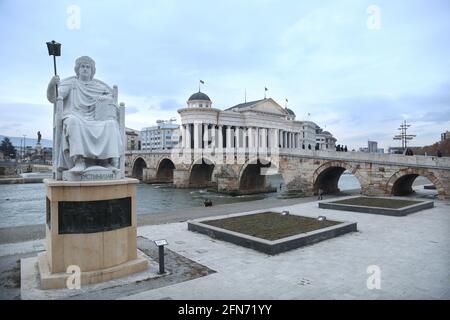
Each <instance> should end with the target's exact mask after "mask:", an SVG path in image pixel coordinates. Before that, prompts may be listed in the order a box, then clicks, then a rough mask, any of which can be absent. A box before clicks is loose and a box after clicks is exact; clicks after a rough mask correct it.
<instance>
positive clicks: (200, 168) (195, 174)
mask: <svg viewBox="0 0 450 320" xmlns="http://www.w3.org/2000/svg"><path fill="white" fill-rule="evenodd" d="M214 168H215V164H214V162H213V161H211V159H209V158H206V157H200V158H197V159H196V160H195V161H194V162H192V164H191V166H190V168H189V186H190V187H197V188H203V187H210V186H212V185H213V181H212V174H213V171H214Z"/></svg>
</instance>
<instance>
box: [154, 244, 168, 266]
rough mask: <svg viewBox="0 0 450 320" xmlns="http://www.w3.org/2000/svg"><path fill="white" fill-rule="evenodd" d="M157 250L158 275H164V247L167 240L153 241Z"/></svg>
mask: <svg viewBox="0 0 450 320" xmlns="http://www.w3.org/2000/svg"><path fill="white" fill-rule="evenodd" d="M154 242H155V244H156V246H157V247H158V250H159V274H164V273H165V271H164V246H165V245H167V244H168V243H167V240H164V239H161V240H155V241H154Z"/></svg>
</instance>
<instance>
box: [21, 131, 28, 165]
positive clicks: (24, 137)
mask: <svg viewBox="0 0 450 320" xmlns="http://www.w3.org/2000/svg"><path fill="white" fill-rule="evenodd" d="M26 136H27V135H26V134H24V135H23V153H22V160H24V159H25V148H26V145H27V144H26Z"/></svg>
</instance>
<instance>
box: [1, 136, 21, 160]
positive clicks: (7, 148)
mask: <svg viewBox="0 0 450 320" xmlns="http://www.w3.org/2000/svg"><path fill="white" fill-rule="evenodd" d="M0 151H2V152H3V154H4V156H5V157H11V158H13V159H15V158H16V154H17V151H16V148H15V147H14V146H13V145H12V143H11V140H9V138H8V137H5V138H4V139H3V140H2V143H1V144H0Z"/></svg>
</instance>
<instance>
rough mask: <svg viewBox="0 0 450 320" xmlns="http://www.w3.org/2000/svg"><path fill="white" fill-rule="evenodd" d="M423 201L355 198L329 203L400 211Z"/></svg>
mask: <svg viewBox="0 0 450 320" xmlns="http://www.w3.org/2000/svg"><path fill="white" fill-rule="evenodd" d="M422 202H423V201H414V200H400V199H386V198H370V197H357V198H350V199H345V200H339V201H333V202H331V203H337V204H350V205H353V206H366V207H378V208H389V209H400V208H404V207H408V206H412V205H414V204H419V203H422Z"/></svg>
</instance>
